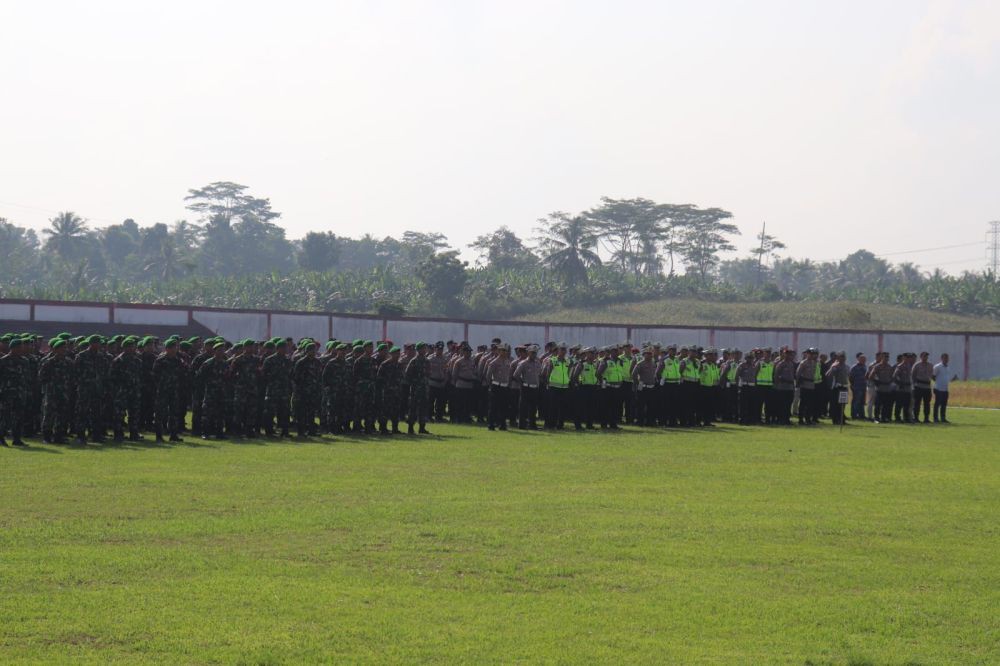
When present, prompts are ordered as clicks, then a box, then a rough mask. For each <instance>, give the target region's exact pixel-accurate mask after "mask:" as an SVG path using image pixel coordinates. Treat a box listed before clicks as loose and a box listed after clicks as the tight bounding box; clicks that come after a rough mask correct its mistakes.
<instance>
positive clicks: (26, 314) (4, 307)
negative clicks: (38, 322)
mask: <svg viewBox="0 0 1000 666" xmlns="http://www.w3.org/2000/svg"><path fill="white" fill-rule="evenodd" d="M30 317H31V306H30V305H25V304H23V303H0V319H23V320H25V321H27V320H28V319H29V318H30Z"/></svg>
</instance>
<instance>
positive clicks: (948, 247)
mask: <svg viewBox="0 0 1000 666" xmlns="http://www.w3.org/2000/svg"><path fill="white" fill-rule="evenodd" d="M982 244H983V243H982V241H977V242H975V243H961V244H959V245H939V246H938V247H926V248H923V249H920V250H903V251H902V252H884V253H883V254H876V255H875V256H876V257H895V256H896V255H899V254H916V253H918V252H935V251H937V250H954V249H955V248H958V247H972V246H973V245H982Z"/></svg>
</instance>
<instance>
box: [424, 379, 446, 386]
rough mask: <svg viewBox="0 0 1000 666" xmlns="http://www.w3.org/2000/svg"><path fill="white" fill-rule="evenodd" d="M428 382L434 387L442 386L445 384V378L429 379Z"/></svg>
mask: <svg viewBox="0 0 1000 666" xmlns="http://www.w3.org/2000/svg"><path fill="white" fill-rule="evenodd" d="M427 383H428V384H429V385H431V386H433V387H434V388H441V387H443V386H444V380H443V379H428V380H427Z"/></svg>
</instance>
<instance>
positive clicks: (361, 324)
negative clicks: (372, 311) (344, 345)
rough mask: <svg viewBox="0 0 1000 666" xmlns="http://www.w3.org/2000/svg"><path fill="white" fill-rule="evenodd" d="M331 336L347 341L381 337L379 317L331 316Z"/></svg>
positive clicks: (378, 338)
mask: <svg viewBox="0 0 1000 666" xmlns="http://www.w3.org/2000/svg"><path fill="white" fill-rule="evenodd" d="M333 337H335V338H337V339H338V340H346V341H348V342H350V341H352V340H357V339H358V338H361V339H362V340H381V339H382V320H381V319H355V318H353V317H343V316H338V317H334V318H333Z"/></svg>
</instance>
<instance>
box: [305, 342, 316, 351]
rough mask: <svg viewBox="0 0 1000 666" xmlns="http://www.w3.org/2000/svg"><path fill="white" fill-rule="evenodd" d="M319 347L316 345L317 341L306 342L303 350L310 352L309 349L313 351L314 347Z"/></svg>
mask: <svg viewBox="0 0 1000 666" xmlns="http://www.w3.org/2000/svg"><path fill="white" fill-rule="evenodd" d="M318 346H319V345H318V344H316V341H315V340H306V344H305V346H304V347H303V349H306V350H309V349H313V348H314V347H318Z"/></svg>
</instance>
